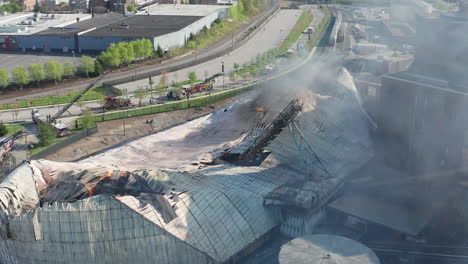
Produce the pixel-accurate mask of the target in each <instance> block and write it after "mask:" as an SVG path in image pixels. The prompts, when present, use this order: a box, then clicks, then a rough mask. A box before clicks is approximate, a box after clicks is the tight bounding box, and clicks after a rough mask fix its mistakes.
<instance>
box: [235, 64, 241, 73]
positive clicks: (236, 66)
mask: <svg viewBox="0 0 468 264" xmlns="http://www.w3.org/2000/svg"><path fill="white" fill-rule="evenodd" d="M239 68H240V65H239V64H238V63H234V71H238V70H239Z"/></svg>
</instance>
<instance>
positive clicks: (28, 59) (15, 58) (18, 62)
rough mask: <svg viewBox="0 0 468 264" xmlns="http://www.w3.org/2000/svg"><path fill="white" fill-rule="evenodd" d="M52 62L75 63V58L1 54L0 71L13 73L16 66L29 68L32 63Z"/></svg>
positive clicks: (37, 54) (77, 61)
mask: <svg viewBox="0 0 468 264" xmlns="http://www.w3.org/2000/svg"><path fill="white" fill-rule="evenodd" d="M50 60H55V61H58V62H61V63H65V62H68V61H71V62H74V59H73V56H72V55H70V56H61V55H57V56H53V55H49V54H47V53H30V54H24V53H0V69H5V70H7V71H9V72H10V73H11V71H12V70H13V69H14V68H15V67H16V66H23V67H28V65H29V64H32V63H40V64H43V63H46V62H48V61H50ZM76 63H77V65H78V64H79V57H77V58H76Z"/></svg>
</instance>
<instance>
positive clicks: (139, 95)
mask: <svg viewBox="0 0 468 264" xmlns="http://www.w3.org/2000/svg"><path fill="white" fill-rule="evenodd" d="M135 97H136V98H138V106H141V100H143V98H144V97H145V89H143V88H142V87H138V89H136V91H135Z"/></svg>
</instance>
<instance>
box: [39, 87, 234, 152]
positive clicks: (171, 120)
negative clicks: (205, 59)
mask: <svg viewBox="0 0 468 264" xmlns="http://www.w3.org/2000/svg"><path fill="white" fill-rule="evenodd" d="M239 97H240V96H239ZM239 97H233V98H230V99H226V100H223V101H220V102H217V103H215V104H213V105H211V107H203V108H198V109H186V110H179V111H173V112H166V113H160V114H154V115H147V116H140V117H134V118H127V119H125V136H124V131H123V127H124V120H113V121H108V122H102V123H98V132H97V133H96V134H94V135H92V136H90V137H87V138H84V139H82V140H80V141H78V142H76V143H74V144H72V145H70V146H68V147H66V148H63V149H61V150H59V151H58V152H56V153H54V154H52V155H49V156H47V157H45V159H49V160H53V161H75V160H78V159H81V158H83V157H86V156H88V155H90V154H93V153H96V152H98V151H101V150H104V149H107V148H109V147H111V146H114V145H116V144H119V143H122V142H124V141H127V140H131V139H134V138H137V137H141V136H145V135H148V134H152V133H155V132H159V131H161V130H165V129H167V128H169V127H171V126H174V125H176V124H181V123H184V122H186V121H189V120H193V119H196V118H198V117H201V116H204V115H206V114H209V113H212V112H214V111H216V110H218V109H220V108H222V107H223V106H224V105H226V104H228V103H230V102H232V101H233V100H236V99H237V98H239ZM147 120H153V124H152V125H151V124H148V123H147Z"/></svg>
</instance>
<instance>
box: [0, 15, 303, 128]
mask: <svg viewBox="0 0 468 264" xmlns="http://www.w3.org/2000/svg"><path fill="white" fill-rule="evenodd" d="M301 12H302V11H301V10H281V11H280V12H279V13H277V15H276V16H275V17H273V18H272V19H271V20H270V21H269V22H268V23H267V24H266V25H265V26H264V29H262V30H260V31H259V32H258V33H257V34H256V35H255V36H254V37H252V38H251V39H250V40H249V41H248V42H247V43H245V44H244V45H243V46H241V47H240V48H238V49H236V50H235V51H234V52H232V53H230V54H229V55H226V56H223V57H221V58H217V59H214V60H213V61H209V62H206V63H202V64H200V65H196V66H194V67H191V68H188V69H184V70H181V71H178V72H177V79H176V78H174V73H170V74H169V75H170V76H169V81H173V80H186V79H187V77H186V75H187V73H188V72H190V71H196V72H197V75H198V76H200V77H201V78H203V77H204V72H205V70H208V72H209V74H211V75H212V74H215V73H217V72H219V71H220V70H221V61H224V62H225V70H226V72H228V71H230V70H232V69H233V65H234V63H235V62H236V63H239V64H242V63H246V62H249V61H250V60H251V59H252V58H255V56H257V55H258V54H260V53H262V52H265V51H267V50H269V49H271V48H274V47H276V46H278V45H279V44H280V43H281V42H282V41H283V40H284V39H285V38H286V36H287V34H288V33H289V32H290V31H291V29H292V27H293V26H294V25H295V23H296V21H297V19H298V18H299V16H300V14H301ZM224 79H225V80H224V81H225V86H228V85H229V84H230V82H229V78H227V77H226V78H224ZM157 81H158V80H157V79H156V82H157ZM146 85H147V80H146V79H145V80H140V81H136V82H132V83H129V84H123V85H121V87H120V88H127V89H128V90H129V91H132V90H135V89H136V88H138V87H139V86H142V87H144V86H146ZM222 86H223V85H222V82H218V83H217V84H216V86H215V89H222ZM148 101H149V96H146V97H145V98H144V99H143V101H142V103H146V102H148ZM133 103H135V104H138V99H133ZM99 106H100V105H99V103H97V102H94V103H90V104H86V106H85V107H99ZM85 107H83V106H82V107H81V108H83V109H84V108H85ZM81 108H80V106H78V105H74V106H72V107H71V108H70V110H69V111H68V112H67V114H69V115H79V114H81V112H82V110H81ZM57 109H58V107H57V106H55V107H47V108H40V112H41V114H42V115H53V114H55V113H56V112H57ZM0 120H2V121H3V122H11V121H29V120H31V110H30V109H25V110H21V111H16V112H11V111H3V112H0Z"/></svg>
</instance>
